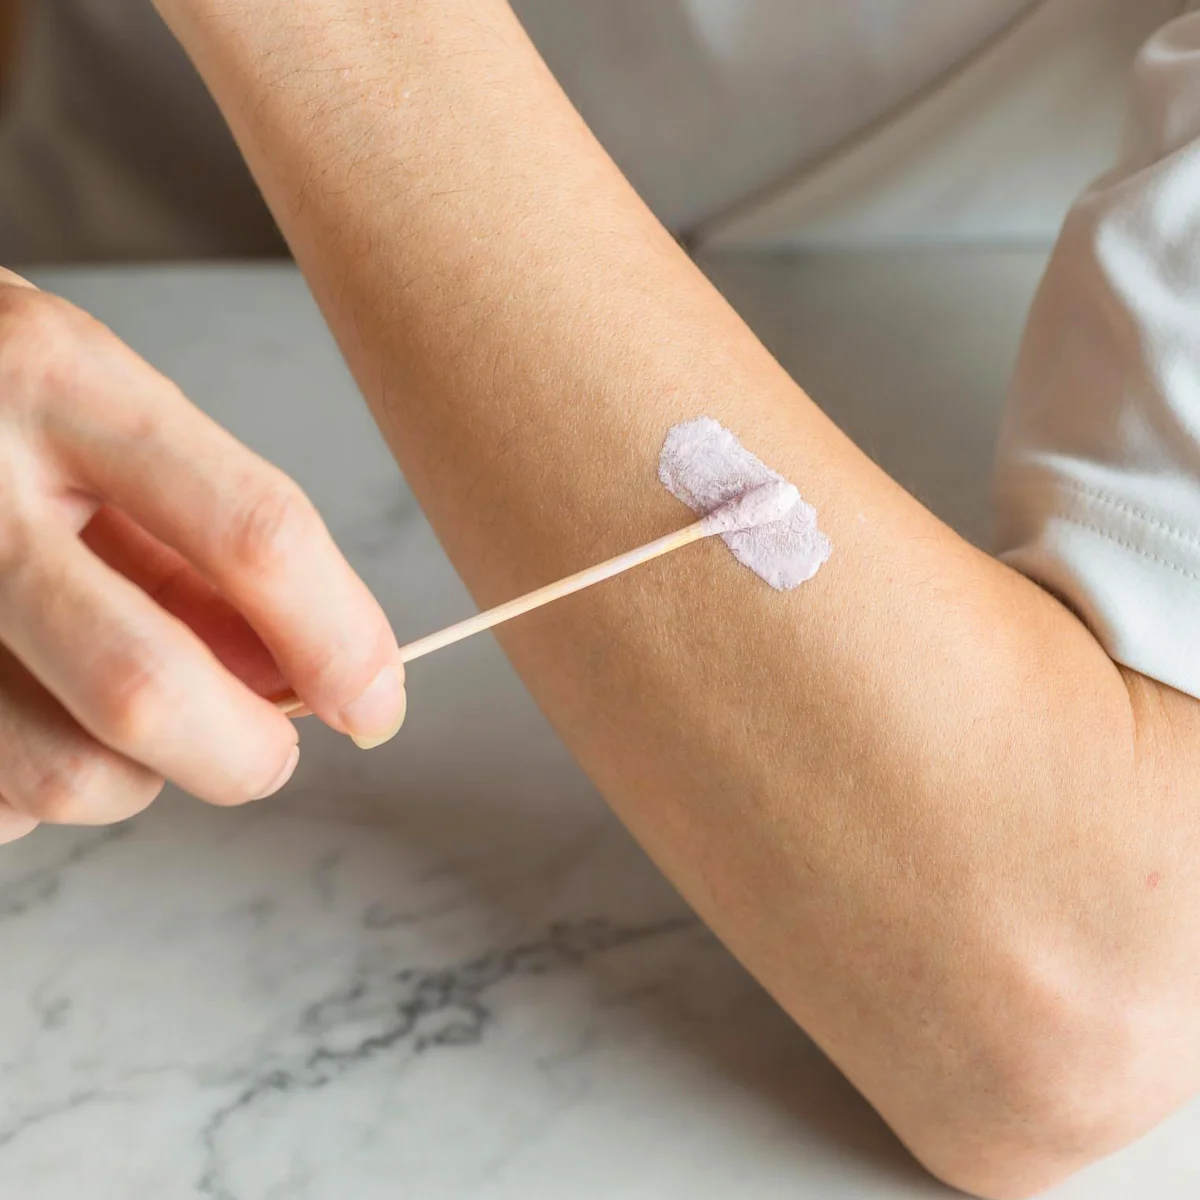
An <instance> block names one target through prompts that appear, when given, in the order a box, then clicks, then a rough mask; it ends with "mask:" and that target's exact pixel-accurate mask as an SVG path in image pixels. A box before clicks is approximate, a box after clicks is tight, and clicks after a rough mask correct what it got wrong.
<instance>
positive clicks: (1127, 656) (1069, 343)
mask: <svg viewBox="0 0 1200 1200" xmlns="http://www.w3.org/2000/svg"><path fill="white" fill-rule="evenodd" d="M1132 116H1133V120H1132V123H1131V130H1130V135H1129V142H1128V146H1127V149H1126V152H1125V154H1124V155H1123V158H1122V162H1121V164H1120V166H1119V167H1118V168H1117V169H1116V170H1115V171H1114V172H1113V173H1112V174H1110V175H1108V176H1106V177H1105V178H1103V179H1101V180H1100V181H1099V182H1098V183H1096V184H1095V185H1094V186H1093V187H1092V188H1091V189H1089V191H1088V192H1087V193H1086V194H1085V195H1084V196H1083V197H1082V198H1081V200H1080V201H1079V203H1078V204H1077V205H1076V206H1075V208H1074V209H1073V210H1072V212H1071V214H1070V216H1069V217H1068V219H1067V222H1066V225H1065V226H1064V229H1063V233H1062V236H1061V238H1060V240H1059V243H1058V245H1057V247H1056V249H1055V251H1054V254H1053V256H1052V258H1051V261H1050V265H1049V267H1048V270H1047V273H1046V276H1045V279H1044V280H1043V283H1042V286H1041V289H1040V291H1039V293H1038V297H1037V299H1036V301H1035V302H1034V306H1033V310H1032V312H1031V315H1030V321H1029V326H1028V329H1027V331H1026V335H1025V340H1024V344H1023V347H1022V351H1021V356H1020V361H1019V364H1018V367H1017V373H1016V377H1015V381H1014V388H1013V395H1012V398H1011V400H1010V404H1009V408H1008V412H1007V414H1006V419H1005V424H1004V428H1003V431H1002V435H1001V440H1000V448H999V457H998V462H997V471H996V478H995V492H994V494H995V500H996V505H997V510H998V517H999V526H998V536H999V546H998V549H999V550H1000V552H1001V555H1002V557H1003V558H1004V559H1005V560H1006V561H1007V562H1009V563H1010V564H1012V565H1013V566H1014V567H1016V568H1017V569H1018V570H1020V571H1022V572H1023V573H1025V574H1026V575H1029V576H1030V577H1031V578H1033V579H1035V580H1037V581H1038V582H1039V583H1040V584H1042V585H1043V586H1044V587H1046V588H1047V589H1048V590H1049V591H1051V592H1053V593H1055V594H1056V595H1058V596H1059V597H1061V598H1062V599H1063V601H1064V602H1065V603H1067V604H1068V605H1069V606H1070V607H1071V608H1073V609H1074V610H1075V611H1076V612H1077V613H1078V614H1079V616H1080V617H1081V618H1082V619H1083V620H1084V621H1085V622H1087V624H1088V625H1089V626H1090V627H1091V629H1092V630H1093V632H1094V633H1095V634H1096V636H1097V637H1098V638H1099V639H1100V641H1101V642H1102V644H1103V645H1104V647H1105V649H1106V650H1107V651H1108V653H1109V654H1110V655H1111V656H1112V657H1113V658H1114V659H1115V660H1116V661H1117V662H1119V663H1122V664H1124V665H1126V666H1128V667H1131V668H1133V669H1134V670H1136V671H1138V672H1141V673H1142V674H1144V675H1148V676H1150V677H1152V678H1154V679H1157V680H1159V681H1161V682H1163V683H1166V684H1169V685H1171V686H1172V687H1175V688H1178V689H1179V690H1181V691H1184V692H1187V693H1189V694H1191V695H1193V696H1197V697H1200V12H1195V11H1192V12H1189V13H1188V14H1187V15H1184V16H1181V17H1179V18H1177V19H1176V20H1174V21H1172V22H1171V23H1170V24H1168V25H1167V26H1165V27H1164V28H1163V29H1162V30H1160V31H1159V33H1158V34H1157V35H1156V36H1155V37H1154V38H1153V39H1152V40H1151V41H1150V42H1149V43H1148V44H1147V45H1146V47H1145V48H1144V49H1143V51H1142V52H1141V54H1140V55H1139V58H1138V61H1137V64H1136V67H1135V70H1134V77H1133V82H1132Z"/></svg>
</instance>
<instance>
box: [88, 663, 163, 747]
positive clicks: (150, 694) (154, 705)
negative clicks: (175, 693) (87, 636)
mask: <svg viewBox="0 0 1200 1200" xmlns="http://www.w3.org/2000/svg"><path fill="white" fill-rule="evenodd" d="M103 678H104V692H103V694H102V696H101V697H100V699H99V702H98V704H97V708H98V712H97V717H96V724H97V729H96V732H97V733H98V734H99V736H100V738H101V740H103V741H104V742H106V743H107V744H108V745H110V746H112V747H114V748H115V749H118V750H121V751H124V752H125V753H128V754H131V755H132V756H133V757H135V758H136V757H138V754H137V752H138V750H139V749H140V748H142V747H146V746H149V745H153V744H155V743H156V742H157V740H158V739H159V737H160V735H161V733H162V730H163V726H164V723H165V721H166V719H167V718H168V717H169V715H170V714H171V712H172V711H173V700H172V698H171V695H170V690H169V689H168V687H167V686H166V682H165V679H166V671H165V669H164V666H163V664H162V663H161V662H160V661H159V660H158V659H157V658H156V657H155V656H154V655H153V654H151V653H149V652H148V651H140V650H136V649H135V650H132V651H131V652H129V653H128V654H126V655H124V656H123V657H121V658H119V659H116V660H115V661H111V662H109V663H107V664H106V665H105V670H104V674H103Z"/></svg>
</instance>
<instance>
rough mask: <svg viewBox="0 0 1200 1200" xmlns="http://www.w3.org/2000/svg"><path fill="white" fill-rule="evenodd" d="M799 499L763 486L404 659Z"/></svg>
mask: <svg viewBox="0 0 1200 1200" xmlns="http://www.w3.org/2000/svg"><path fill="white" fill-rule="evenodd" d="M799 499H800V494H799V492H797V491H796V489H795V488H794V487H793V486H792V485H791V484H790V483H784V482H776V483H767V484H764V485H763V486H762V487H758V488H754V489H753V490H752V491H749V492H746V493H744V494H743V495H741V496H739V497H737V499H735V500H731V501H730V502H729V503H728V504H726V505H724V506H723V507H721V508H719V509H717V510H716V512H713V513H709V515H708V516H707V517H704V518H703V519H702V520H700V521H697V522H696V523H695V524H693V525H689V526H688V527H687V528H686V529H681V530H679V531H678V532H677V533H670V534H668V535H667V536H666V537H661V538H658V539H657V540H656V541H653V542H650V543H649V544H648V545H645V546H640V547H639V548H638V549H637V550H630V551H628V552H627V553H625V554H619V555H618V556H617V557H616V558H610V559H609V560H608V561H607V562H603V563H600V564H599V566H595V567H589V568H588V569H587V570H586V571H580V572H578V573H577V574H575V575H569V576H568V577H567V578H566V579H560V580H559V581H558V582H557V583H551V584H547V585H546V586H545V587H542V588H538V589H537V591H535V592H530V593H529V594H528V595H527V596H519V597H518V598H517V599H515V600H509V601H508V602H507V603H505V604H501V605H498V606H497V607H496V608H492V609H488V611H487V612H482V613H479V614H478V615H476V616H474V617H468V618H467V619H466V620H465V621H460V622H458V624H457V625H451V626H450V627H449V628H447V629H443V630H440V631H439V632H438V633H431V634H429V635H428V636H426V637H423V638H419V639H418V640H417V641H415V642H410V643H409V644H408V645H407V646H402V647H401V648H400V658H401V661H402V662H405V663H410V662H413V661H414V660H415V659H418V658H424V657H425V655H427V654H432V653H433V652H434V651H435V650H442V649H444V648H445V647H446V646H453V645H454V644H455V642H461V641H463V640H464V639H465V638H469V637H474V636H475V634H477V633H483V632H484V631H485V630H488V629H494V628H495V627H496V626H497V625H503V624H504V623H505V622H506V621H511V620H513V618H514V617H520V616H523V615H524V614H525V613H528V612H533V610H534V609H536V608H541V607H543V606H544V605H546V604H550V603H552V602H553V601H555V600H561V599H562V598H563V597H564V596H570V595H573V594H574V593H575V592H581V591H583V589H584V588H589V587H592V586H593V585H594V584H597V583H602V582H603V581H604V580H606V579H612V578H613V577H614V576H616V575H622V574H624V573H625V572H626V571H629V570H632V569H633V568H634V567H640V566H641V565H642V563H648V562H651V561H652V560H654V559H656V558H661V557H662V556H663V555H664V554H670V553H672V552H673V551H675V550H682V549H683V547H684V546H690V545H691V544H692V543H693V542H698V541H701V540H702V539H704V538H708V537H713V536H715V535H717V534H723V533H736V532H737V531H738V530H741V529H756V528H757V527H758V526H760V525H768V524H770V523H771V522H773V521H781V520H783V518H784V517H786V516H787V514H788V513H789V512H791V510H792V509H793V508H794V507H795V506H796V504H797V502H798V501H799ZM276 703H277V706H278V708H279V709H280V711H281V712H283V713H285V714H287V715H291V714H292V713H295V712H299V711H300V710H301V709H302V708H303V707H304V704H303V702H302V701H301V700H300V699H299V698H298V697H296V696H294V695H293V696H287V697H285V698H284V699H282V700H279V701H277V702H276Z"/></svg>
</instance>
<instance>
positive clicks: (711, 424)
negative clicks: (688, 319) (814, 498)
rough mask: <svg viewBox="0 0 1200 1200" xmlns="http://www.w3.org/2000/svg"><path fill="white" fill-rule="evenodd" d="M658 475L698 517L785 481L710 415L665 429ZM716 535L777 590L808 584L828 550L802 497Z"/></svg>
mask: <svg viewBox="0 0 1200 1200" xmlns="http://www.w3.org/2000/svg"><path fill="white" fill-rule="evenodd" d="M658 477H659V479H660V480H661V481H662V484H663V487H665V488H666V489H667V491H669V492H670V493H671V495H672V496H675V497H676V498H677V499H679V500H682V501H683V502H684V504H686V505H687V506H688V508H690V509H691V510H692V511H693V512H695V513H698V514H699V515H700V516H707V515H708V514H709V513H715V512H716V511H717V510H718V509H721V508H723V507H725V506H726V505H728V504H729V503H730V501H733V500H736V499H737V498H738V497H739V496H743V495H745V494H746V493H748V492H752V491H754V490H755V489H759V488H762V487H763V486H764V485H765V484H771V483H781V484H787V480H785V479H784V478H783V476H782V475H780V474H779V473H778V472H777V471H772V470H771V468H770V467H768V466H767V465H766V464H765V463H763V462H761V461H760V460H759V459H758V458H756V457H755V456H754V455H753V454H751V453H750V451H749V450H747V449H746V447H745V446H743V445H742V444H741V442H739V441H738V440H737V438H736V437H734V435H733V434H732V433H730V432H729V430H728V429H724V428H722V427H721V426H720V425H718V424H717V422H716V421H714V420H712V418H711V417H699V418H698V419H697V420H695V421H687V422H686V423H684V424H683V425H676V426H675V428H674V429H672V430H671V432H670V433H668V434H667V440H666V444H665V445H664V446H663V450H662V457H661V458H660V460H659V464H658ZM721 537H722V539H723V540H724V542H725V544H726V545H727V546H728V547H729V549H730V550H732V551H733V556H734V558H736V559H737V560H738V562H740V563H741V564H742V565H743V566H744V567H749V568H750V570H751V571H753V572H754V573H755V575H757V576H758V577H759V578H760V579H764V580H766V582H767V583H769V584H770V585H771V586H772V587H773V588H775V589H776V590H778V591H781V592H786V591H791V589H792V588H795V587H799V586H800V585H801V584H802V583H807V582H808V580H810V579H811V578H812V577H813V576H814V575H815V574H816V573H817V572H818V571H819V570H820V569H821V568H822V567H823V566H824V565H825V563H826V562H828V561H829V556H830V554H831V553H832V552H833V547H832V545H831V544H830V541H829V539H828V538H827V537H826V536H825V535H824V534H823V533H822V532H821V530H820V528H819V527H818V525H817V510H816V509H815V508H813V506H812V505H811V504H806V503H805V502H804V500H802V499H798V500H797V501H796V502H795V503H794V504H791V505H790V506H788V507H787V511H786V515H785V516H783V517H782V518H781V519H779V520H775V521H770V522H768V523H767V524H762V525H757V526H755V527H753V528H750V529H733V530H729V531H726V532H722V534H721Z"/></svg>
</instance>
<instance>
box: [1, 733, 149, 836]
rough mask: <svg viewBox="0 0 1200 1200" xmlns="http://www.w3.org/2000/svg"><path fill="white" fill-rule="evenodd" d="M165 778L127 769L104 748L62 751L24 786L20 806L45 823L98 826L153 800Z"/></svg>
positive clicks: (138, 810)
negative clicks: (106, 752)
mask: <svg viewBox="0 0 1200 1200" xmlns="http://www.w3.org/2000/svg"><path fill="white" fill-rule="evenodd" d="M162 788H163V782H162V780H160V779H158V778H156V777H154V776H151V775H150V774H149V773H148V772H137V771H132V770H123V769H121V765H120V764H117V763H114V762H112V761H111V759H110V756H109V755H107V754H105V753H104V752H103V751H101V750H95V751H88V750H80V751H76V752H75V753H70V754H66V753H64V754H60V755H58V756H57V757H56V758H55V760H54V761H53V762H51V763H48V764H46V765H45V767H44V768H43V769H42V770H41V771H40V772H39V773H38V775H37V776H36V777H35V778H34V779H33V780H32V781H31V782H30V783H29V784H28V785H27V787H26V788H25V789H24V794H23V796H22V797H21V808H22V810H23V811H24V812H25V813H27V814H28V815H29V816H31V817H34V818H35V819H36V820H38V821H40V822H42V823H44V824H46V825H99V824H108V823H111V822H113V821H121V820H125V819H127V818H129V817H132V816H134V815H136V814H137V813H139V812H141V811H142V810H143V809H145V808H146V807H147V806H148V805H150V804H152V803H153V802H154V800H155V799H156V798H157V796H158V794H159V792H160V791H161V790H162Z"/></svg>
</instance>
